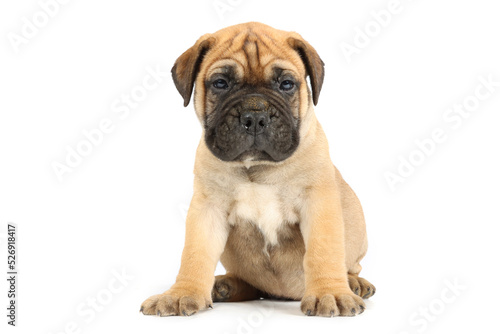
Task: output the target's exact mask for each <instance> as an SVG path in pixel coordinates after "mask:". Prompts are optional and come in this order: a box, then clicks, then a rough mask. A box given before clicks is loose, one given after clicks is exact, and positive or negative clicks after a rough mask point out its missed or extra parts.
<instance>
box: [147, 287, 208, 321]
mask: <svg viewBox="0 0 500 334" xmlns="http://www.w3.org/2000/svg"><path fill="white" fill-rule="evenodd" d="M211 307H212V301H211V300H207V299H206V298H205V297H203V296H202V295H201V294H193V293H192V292H188V291H182V290H173V289H170V290H168V291H167V292H165V293H162V294H159V295H154V296H151V297H149V298H148V299H146V300H145V301H144V302H143V303H142V305H141V312H142V313H143V314H145V315H157V316H161V317H167V316H171V315H182V316H190V315H193V314H195V313H196V312H198V311H201V310H204V309H206V308H211Z"/></svg>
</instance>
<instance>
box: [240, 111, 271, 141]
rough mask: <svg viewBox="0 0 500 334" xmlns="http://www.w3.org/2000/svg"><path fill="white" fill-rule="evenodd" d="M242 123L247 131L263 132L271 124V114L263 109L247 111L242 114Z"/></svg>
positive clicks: (251, 132) (254, 133)
mask: <svg viewBox="0 0 500 334" xmlns="http://www.w3.org/2000/svg"><path fill="white" fill-rule="evenodd" d="M240 123H241V125H243V126H244V127H245V129H246V130H247V133H249V134H252V135H258V134H261V133H263V132H264V129H265V128H266V126H267V125H268V124H269V115H268V113H267V112H263V111H245V112H243V113H242V114H241V116H240Z"/></svg>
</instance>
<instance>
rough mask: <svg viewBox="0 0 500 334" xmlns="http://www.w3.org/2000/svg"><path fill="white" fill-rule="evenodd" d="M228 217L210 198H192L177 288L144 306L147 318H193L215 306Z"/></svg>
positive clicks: (158, 296)
mask: <svg viewBox="0 0 500 334" xmlns="http://www.w3.org/2000/svg"><path fill="white" fill-rule="evenodd" d="M225 218H226V217H225V216H224V214H223V211H222V210H221V209H220V207H219V205H217V204H215V203H211V202H210V201H208V200H207V197H206V196H204V195H202V194H200V193H196V192H195V194H194V195H193V199H192V201H191V205H190V207H189V211H188V215H187V220H186V238H185V243H184V250H183V252H182V260H181V268H180V270H179V274H178V275H177V279H176V282H175V284H174V285H173V286H172V287H171V288H170V289H169V290H168V291H166V292H165V293H163V294H159V295H154V296H152V297H150V298H148V299H147V300H146V301H144V303H142V306H141V311H142V312H143V313H144V314H148V315H159V316H170V315H185V316H187V315H192V314H194V313H196V312H197V311H199V310H203V309H206V308H207V307H211V306H212V299H211V292H212V287H213V284H214V271H215V266H216V265H217V262H218V261H219V258H220V255H221V254H222V251H223V250H224V246H225V244H226V240H227V235H228V225H227V222H226V219H225Z"/></svg>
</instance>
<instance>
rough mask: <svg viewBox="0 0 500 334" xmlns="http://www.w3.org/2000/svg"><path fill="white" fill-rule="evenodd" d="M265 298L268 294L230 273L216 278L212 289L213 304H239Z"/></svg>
mask: <svg viewBox="0 0 500 334" xmlns="http://www.w3.org/2000/svg"><path fill="white" fill-rule="evenodd" d="M265 296H266V294H265V293H263V292H262V291H260V290H259V289H257V288H255V287H253V286H252V285H250V284H248V283H247V282H245V281H243V280H242V279H240V278H238V277H236V276H234V275H232V274H230V273H226V275H219V276H215V282H214V287H213V289H212V301H213V302H239V301H244V300H254V299H260V298H261V297H265Z"/></svg>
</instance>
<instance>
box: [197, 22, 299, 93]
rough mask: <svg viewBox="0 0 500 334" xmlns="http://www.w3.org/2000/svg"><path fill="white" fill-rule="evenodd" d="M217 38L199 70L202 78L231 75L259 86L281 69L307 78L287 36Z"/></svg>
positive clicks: (246, 33)
mask: <svg viewBox="0 0 500 334" xmlns="http://www.w3.org/2000/svg"><path fill="white" fill-rule="evenodd" d="M216 38H217V42H218V43H217V47H215V48H213V49H212V50H211V51H209V53H207V55H205V58H204V59H203V63H202V66H201V68H200V72H201V73H202V76H201V77H203V78H211V77H212V76H213V75H215V74H226V75H229V74H232V75H234V77H235V78H236V79H237V80H242V81H245V82H248V83H253V84H256V83H258V82H266V81H269V80H270V79H271V78H273V77H274V76H275V74H276V71H278V70H279V71H285V72H288V73H290V74H291V75H293V76H295V77H296V78H297V79H301V78H305V69H304V65H303V62H302V60H301V58H300V56H299V54H298V53H297V52H296V51H295V50H293V49H292V48H291V47H290V46H289V45H288V44H287V41H286V38H285V37H283V38H279V37H276V36H275V37H273V36H269V35H267V34H262V33H260V34H259V33H254V32H240V33H239V34H237V35H235V36H234V37H229V36H224V35H222V36H216ZM229 72H230V73H229Z"/></svg>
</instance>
